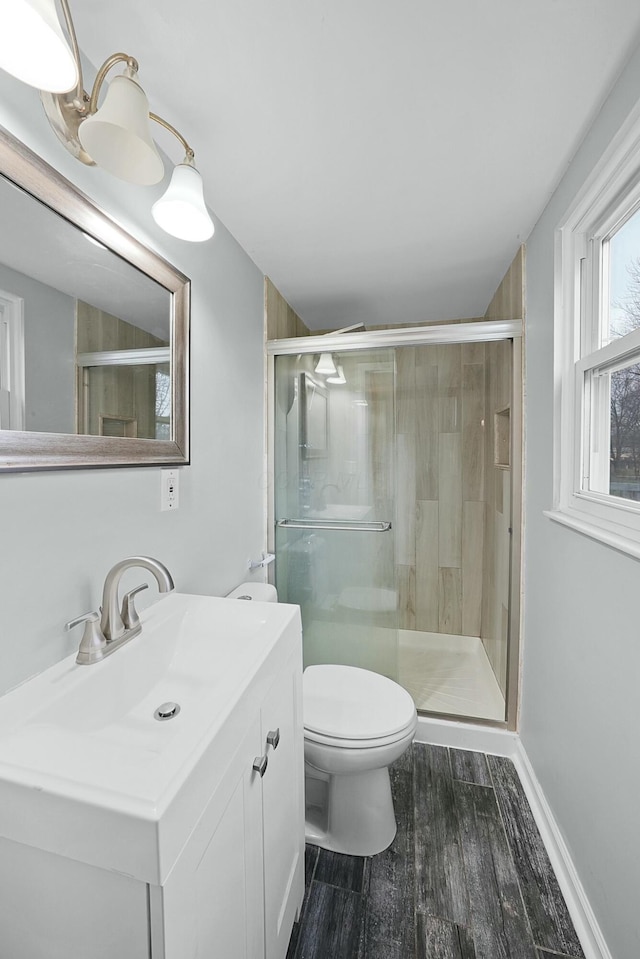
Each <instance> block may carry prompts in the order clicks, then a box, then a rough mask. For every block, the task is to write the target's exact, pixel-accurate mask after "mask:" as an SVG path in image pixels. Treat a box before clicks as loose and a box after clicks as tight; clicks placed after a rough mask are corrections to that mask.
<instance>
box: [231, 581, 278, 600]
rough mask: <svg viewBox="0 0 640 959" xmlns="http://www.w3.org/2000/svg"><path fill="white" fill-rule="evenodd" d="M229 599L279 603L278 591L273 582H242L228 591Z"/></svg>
mask: <svg viewBox="0 0 640 959" xmlns="http://www.w3.org/2000/svg"><path fill="white" fill-rule="evenodd" d="M227 599H244V600H248V599H253V600H255V601H256V602H258V603H277V602H278V591H277V589H276V588H275V586H272V585H271V583H240V585H239V586H236V588H235V589H232V590H231V592H230V593H227Z"/></svg>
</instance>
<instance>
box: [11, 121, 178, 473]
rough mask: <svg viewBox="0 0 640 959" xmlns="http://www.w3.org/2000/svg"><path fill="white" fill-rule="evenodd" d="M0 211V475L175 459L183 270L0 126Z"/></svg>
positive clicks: (172, 461) (174, 461)
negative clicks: (139, 239) (154, 250)
mask: <svg viewBox="0 0 640 959" xmlns="http://www.w3.org/2000/svg"><path fill="white" fill-rule="evenodd" d="M0 211H1V213H0V472H16V471H18V472H20V471H31V470H45V469H82V468H88V467H119V466H162V465H181V464H186V463H188V462H189V318H190V317H189V313H190V282H189V280H188V278H187V277H186V276H184V275H183V274H182V273H180V272H179V271H178V270H176V269H175V268H174V267H173V266H171V264H169V263H167V262H166V261H165V260H164V259H162V257H160V256H158V254H156V253H154V252H152V251H151V250H149V249H147V248H146V247H145V246H144V245H143V244H142V243H140V242H139V241H138V240H136V239H134V238H133V237H132V236H130V235H129V234H128V233H127V232H126V231H125V230H124V229H123V228H122V227H120V226H118V224H116V223H115V222H114V221H113V220H111V219H110V217H109V216H108V215H107V214H105V213H104V212H102V211H101V210H100V209H99V208H98V207H97V206H96V205H95V204H94V203H93V202H92V201H91V200H89V199H88V198H87V197H86V196H85V195H84V194H82V193H81V192H80V191H79V190H78V189H77V188H76V187H74V186H73V184H71V183H70V182H69V181H68V180H66V179H65V178H64V177H63V176H61V175H60V174H59V173H58V172H57V171H56V170H54V169H53V168H52V167H50V166H49V164H47V163H46V162H45V161H44V160H42V159H41V158H40V157H38V156H37V155H36V154H34V153H33V152H32V151H31V150H29V149H28V148H27V147H26V146H25V145H24V144H22V143H20V141H18V140H16V139H15V138H14V137H13V136H12V135H11V134H10V133H8V132H7V131H6V130H3V129H2V128H1V127H0Z"/></svg>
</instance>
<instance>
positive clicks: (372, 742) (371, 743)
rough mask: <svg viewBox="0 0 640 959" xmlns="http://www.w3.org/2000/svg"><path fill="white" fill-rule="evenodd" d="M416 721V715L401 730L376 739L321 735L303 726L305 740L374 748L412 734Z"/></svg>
mask: <svg viewBox="0 0 640 959" xmlns="http://www.w3.org/2000/svg"><path fill="white" fill-rule="evenodd" d="M416 723H417V717H416V716H414V718H413V719H412V721H411V722H410V723H409V724H408V725H407V726H406V727H405V728H404V729H402V730H400V731H399V732H397V733H393V735H391V736H380V737H379V738H378V739H346V738H345V737H340V738H339V737H337V736H323V735H322V734H321V733H315V732H313V731H312V730H310V729H307V727H306V726H305V729H304V738H305V742H311V743H320V745H322V746H334V747H335V748H336V749H375V748H376V747H377V746H390V745H391V744H392V743H397V742H399V741H400V740H401V739H404V737H405V736H409V735H410V736H413V734H414V732H415V727H416Z"/></svg>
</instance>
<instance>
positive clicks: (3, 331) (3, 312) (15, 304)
mask: <svg viewBox="0 0 640 959" xmlns="http://www.w3.org/2000/svg"><path fill="white" fill-rule="evenodd" d="M24 362H25V361H24V300H23V299H22V298H21V297H19V296H15V294H13V293H9V292H7V291H6V290H0V394H2V401H6V403H7V406H8V414H9V417H8V418H9V423H8V424H7V425H4V424H3V426H2V428H3V429H10V430H20V431H23V430H24V429H25V366H24Z"/></svg>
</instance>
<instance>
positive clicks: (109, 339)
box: [76, 300, 169, 439]
mask: <svg viewBox="0 0 640 959" xmlns="http://www.w3.org/2000/svg"><path fill="white" fill-rule="evenodd" d="M168 345H169V344H168V343H167V342H166V341H164V340H161V339H158V337H156V336H153V335H152V334H151V333H147V331H146V330H143V329H140V328H139V327H137V326H133V325H132V324H131V323H127V322H126V321H125V320H121V319H120V318H119V317H117V316H112V315H111V314H110V313H105V312H104V311H103V310H99V309H98V308H97V307H96V306H92V305H91V304H90V303H85V302H83V301H82V300H78V301H77V304H76V352H77V353H93V352H100V351H103V350H140V349H145V348H155V347H162V346H168ZM167 368H168V365H167ZM76 418H77V430H78V432H79V433H89V434H91V435H92V436H101V435H116V436H120V435H124V436H137V437H140V438H147V439H149V438H150V439H155V436H156V366H154V365H149V366H143V367H136V366H104V367H93V368H92V369H91V371H90V373H89V371H88V370H87V371H86V372H85V383H84V387H83V389H81V390H79V391H78V395H77V403H76ZM114 421H115V424H118V425H116V426H115V429H116V430H117V432H114V433H113V434H109V433H108V432H107V430H108V428H109V423H110V422H114ZM123 425H124V429H125V430H126V431H125V432H121V427H122V426H123Z"/></svg>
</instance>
